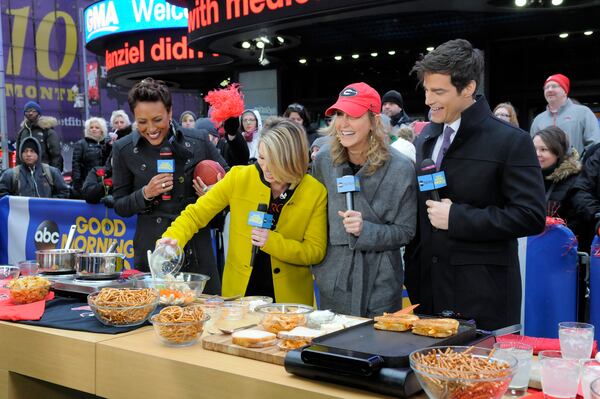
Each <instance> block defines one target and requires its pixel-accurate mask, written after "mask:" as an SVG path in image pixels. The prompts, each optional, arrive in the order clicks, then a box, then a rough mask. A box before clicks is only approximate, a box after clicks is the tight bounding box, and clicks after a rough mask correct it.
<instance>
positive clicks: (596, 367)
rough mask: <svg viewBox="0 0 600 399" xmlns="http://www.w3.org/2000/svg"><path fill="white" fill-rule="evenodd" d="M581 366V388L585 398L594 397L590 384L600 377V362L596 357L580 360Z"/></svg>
mask: <svg viewBox="0 0 600 399" xmlns="http://www.w3.org/2000/svg"><path fill="white" fill-rule="evenodd" d="M579 364H580V366H581V390H582V392H583V398H584V399H590V398H592V393H591V390H590V386H591V385H592V382H593V381H594V380H597V379H599V378H600V362H599V361H598V360H596V359H586V360H580V361H579Z"/></svg>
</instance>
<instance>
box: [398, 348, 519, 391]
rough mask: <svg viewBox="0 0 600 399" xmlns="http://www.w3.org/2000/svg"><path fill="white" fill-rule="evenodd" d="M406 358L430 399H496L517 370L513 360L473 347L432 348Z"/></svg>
mask: <svg viewBox="0 0 600 399" xmlns="http://www.w3.org/2000/svg"><path fill="white" fill-rule="evenodd" d="M409 359H410V367H411V368H412V369H413V371H414V372H415V374H416V376H417V378H418V380H419V382H420V383H421V387H423V390H424V391H425V393H426V394H427V396H428V397H429V398H434V399H467V398H469V399H495V398H498V399H499V398H501V397H502V395H504V393H505V392H506V391H507V390H508V384H509V383H510V381H511V379H512V377H513V376H514V374H515V373H516V370H517V359H516V358H515V357H513V356H510V355H504V354H502V355H501V356H500V355H496V354H495V353H494V350H493V349H487V348H479V347H475V346H437V347H435V346H434V347H429V348H425V349H420V350H417V351H414V352H412V353H411V354H410V357H409Z"/></svg>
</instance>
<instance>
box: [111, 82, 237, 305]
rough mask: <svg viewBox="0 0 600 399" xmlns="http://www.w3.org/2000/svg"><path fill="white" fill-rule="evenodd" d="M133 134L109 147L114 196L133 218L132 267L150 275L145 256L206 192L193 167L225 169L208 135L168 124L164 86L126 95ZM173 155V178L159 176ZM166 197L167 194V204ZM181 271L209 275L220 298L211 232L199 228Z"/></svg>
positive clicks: (149, 85) (144, 85)
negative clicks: (207, 164) (161, 164)
mask: <svg viewBox="0 0 600 399" xmlns="http://www.w3.org/2000/svg"><path fill="white" fill-rule="evenodd" d="M128 102H129V106H130V107H131V111H132V112H133V114H134V116H135V121H136V123H137V127H136V129H135V130H134V131H133V132H132V133H131V134H129V135H128V136H125V137H124V138H122V139H120V140H118V141H117V142H115V144H114V146H113V153H112V155H113V196H114V200H115V211H116V213H117V214H119V215H120V216H124V217H128V216H132V215H135V214H137V215H138V218H137V224H136V231H135V235H134V238H133V247H134V262H135V268H136V269H139V270H143V271H147V270H148V260H147V255H146V252H147V251H148V250H153V249H154V247H155V243H156V240H157V239H159V238H160V237H161V235H162V233H163V232H164V231H165V230H166V229H167V227H169V225H170V224H171V222H172V221H173V220H175V218H176V217H177V216H178V215H179V214H180V213H181V211H182V210H183V209H184V208H185V207H186V206H187V205H189V204H191V203H194V202H195V201H196V199H197V196H198V195H202V194H203V192H205V191H206V190H207V189H208V187H206V186H205V185H204V183H203V182H202V181H193V173H194V167H195V166H196V164H197V163H198V162H200V161H202V160H205V159H212V160H214V161H217V162H219V163H220V164H221V165H222V166H223V167H224V168H225V169H226V170H227V169H228V167H227V164H226V163H225V161H224V160H223V158H222V157H221V156H220V155H219V152H218V151H217V149H216V147H215V146H214V145H213V144H211V143H210V142H209V141H208V140H207V138H206V135H201V136H199V135H191V134H189V133H188V132H190V131H189V130H187V129H181V128H179V127H178V126H177V124H174V123H173V122H172V120H171V119H172V100H171V95H170V93H169V90H168V88H167V86H166V85H165V84H164V83H163V82H161V81H155V80H153V79H151V78H147V79H144V80H142V81H141V82H139V83H138V84H136V85H135V86H134V87H133V88H132V89H131V90H130V92H129V97H128ZM168 151H171V152H172V156H168V159H173V160H174V172H173V173H159V172H158V163H157V161H159V160H160V158H161V156H160V153H161V152H162V153H165V152H168ZM166 194H170V199H167V196H166ZM185 255H186V265H184V267H183V268H182V270H183V271H188V272H196V273H202V274H206V275H208V276H210V278H211V279H210V280H209V282H208V284H207V286H206V288H205V292H207V293H210V294H219V293H220V291H221V281H220V278H219V274H218V271H217V265H216V261H215V257H214V253H213V249H212V242H211V237H210V230H209V229H206V228H205V229H201V230H200V231H199V232H198V233H197V234H196V235H195V236H194V237H193V238H192V240H191V241H190V242H189V243H188V244H187V245H186V247H185Z"/></svg>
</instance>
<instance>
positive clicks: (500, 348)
mask: <svg viewBox="0 0 600 399" xmlns="http://www.w3.org/2000/svg"><path fill="white" fill-rule="evenodd" d="M494 349H495V350H496V351H495V353H496V355H497V356H498V357H500V358H502V357H503V356H504V355H512V356H514V357H515V358H516V359H517V361H518V363H517V372H516V373H515V376H514V377H513V379H512V380H511V381H510V384H509V385H508V391H507V393H506V395H510V396H523V395H524V394H525V393H526V392H527V387H528V386H529V375H530V374H531V362H532V360H533V347H532V346H531V345H527V344H524V343H520V342H497V343H495V344H494Z"/></svg>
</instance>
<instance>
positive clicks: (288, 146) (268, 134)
mask: <svg viewBox="0 0 600 399" xmlns="http://www.w3.org/2000/svg"><path fill="white" fill-rule="evenodd" d="M269 122H270V124H269V126H268V127H267V128H265V129H263V130H262V132H261V134H260V143H262V144H263V145H264V148H265V153H264V154H263V155H264V157H265V161H266V162H267V164H268V165H269V171H270V172H271V174H272V175H273V177H274V178H275V180H277V181H279V182H281V183H290V184H291V187H292V188H293V187H294V186H296V185H298V184H299V183H300V180H302V178H303V177H304V175H305V174H306V171H307V170H308V151H307V148H308V141H307V139H306V133H304V129H303V128H302V126H300V125H299V124H297V123H296V122H293V121H291V120H289V119H285V118H273V119H270V120H269Z"/></svg>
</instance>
